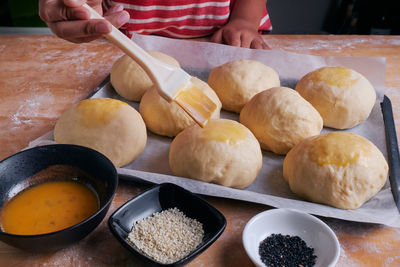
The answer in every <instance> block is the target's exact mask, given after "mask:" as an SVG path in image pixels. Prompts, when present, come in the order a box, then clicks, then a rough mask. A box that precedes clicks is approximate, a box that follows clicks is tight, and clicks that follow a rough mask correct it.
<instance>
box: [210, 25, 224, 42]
mask: <svg viewBox="0 0 400 267" xmlns="http://www.w3.org/2000/svg"><path fill="white" fill-rule="evenodd" d="M210 41H211V42H213V43H218V44H222V30H221V29H219V30H218V31H216V32H215V33H214V34H213V35H212V36H211V38H210Z"/></svg>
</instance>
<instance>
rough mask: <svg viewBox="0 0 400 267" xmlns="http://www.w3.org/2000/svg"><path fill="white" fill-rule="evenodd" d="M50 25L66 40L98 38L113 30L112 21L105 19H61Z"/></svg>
mask: <svg viewBox="0 0 400 267" xmlns="http://www.w3.org/2000/svg"><path fill="white" fill-rule="evenodd" d="M49 27H50V29H51V30H52V31H53V32H54V33H55V34H56V35H57V36H58V37H60V38H63V39H66V40H78V39H82V38H87V37H90V38H92V37H94V38H98V37H99V36H101V35H103V34H106V33H109V32H110V31H111V25H110V23H109V22H108V21H106V20H103V19H91V20H85V21H82V20H76V21H60V22H56V23H50V24H49ZM73 42H77V41H73Z"/></svg>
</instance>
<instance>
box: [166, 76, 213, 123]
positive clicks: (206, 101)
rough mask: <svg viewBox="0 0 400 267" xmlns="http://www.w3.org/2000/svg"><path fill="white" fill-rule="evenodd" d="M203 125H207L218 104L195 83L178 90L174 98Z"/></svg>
mask: <svg viewBox="0 0 400 267" xmlns="http://www.w3.org/2000/svg"><path fill="white" fill-rule="evenodd" d="M173 100H174V101H175V102H176V103H177V104H178V105H179V106H180V107H181V108H183V109H184V110H185V111H186V113H187V114H188V115H189V116H190V117H191V118H192V119H193V120H194V121H195V122H196V123H197V124H199V125H200V126H201V127H204V126H206V125H207V123H208V121H209V120H210V118H211V115H212V114H213V112H214V111H215V109H216V108H217V105H216V104H215V103H214V102H213V101H212V100H211V99H210V98H209V97H208V96H207V95H206V94H205V93H204V92H203V91H202V90H200V89H199V88H198V87H196V86H195V85H193V84H190V85H189V86H186V87H185V88H184V89H181V90H179V91H178V93H177V95H176V96H175V98H174V99H173Z"/></svg>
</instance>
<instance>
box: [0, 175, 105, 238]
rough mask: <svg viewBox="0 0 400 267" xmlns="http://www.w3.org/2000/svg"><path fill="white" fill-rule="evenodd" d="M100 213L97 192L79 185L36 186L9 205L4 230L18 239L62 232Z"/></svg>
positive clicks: (2, 219)
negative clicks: (20, 236)
mask: <svg viewBox="0 0 400 267" xmlns="http://www.w3.org/2000/svg"><path fill="white" fill-rule="evenodd" d="M98 209H99V201H98V198H97V196H96V194H95V193H94V192H92V190H91V189H89V187H87V186H86V185H84V184H81V183H79V182H75V181H72V180H71V181H57V182H47V183H43V184H39V185H35V186H32V187H30V188H28V189H26V190H24V191H22V192H21V193H19V194H18V195H16V196H15V197H13V198H12V199H11V200H10V201H9V202H7V203H6V204H5V205H4V207H3V208H2V211H1V228H2V230H3V231H4V232H7V233H10V234H17V235H37V234H45V233H51V232H55V231H59V230H62V229H65V228H68V227H70V226H73V225H75V224H77V223H79V222H81V221H83V220H85V219H86V218H88V217H90V216H91V215H92V214H94V213H95V212H96V211H97V210H98Z"/></svg>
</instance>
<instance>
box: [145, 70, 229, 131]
mask: <svg viewBox="0 0 400 267" xmlns="http://www.w3.org/2000/svg"><path fill="white" fill-rule="evenodd" d="M191 81H192V83H193V84H194V85H195V86H197V87H198V88H200V89H201V90H202V91H203V92H204V93H205V94H206V95H207V96H208V97H209V98H210V99H211V100H212V101H213V102H214V103H215V104H216V105H217V108H216V109H215V111H214V112H213V114H212V116H211V118H212V119H218V118H219V115H220V111H221V101H219V99H218V96H217V95H216V94H215V92H214V91H213V90H212V89H211V88H210V87H209V86H208V84H207V83H206V82H203V81H202V80H200V79H198V78H196V77H192V78H191ZM139 111H140V114H141V115H142V117H143V119H144V121H145V123H146V126H147V128H148V129H149V130H150V131H152V132H153V133H156V134H159V135H164V136H169V137H173V136H176V135H177V134H178V133H179V132H181V131H182V130H183V129H185V128H186V127H188V126H189V125H191V124H192V123H194V120H193V119H192V118H191V117H190V116H189V115H188V114H187V113H186V112H185V111H184V110H183V109H182V108H181V107H180V106H179V105H178V104H176V103H175V102H168V101H166V100H165V99H164V98H162V97H161V96H160V95H159V94H158V92H157V90H156V89H155V88H154V87H153V88H151V89H150V90H148V91H147V92H146V93H145V94H144V95H143V98H142V101H141V102H140V105H139Z"/></svg>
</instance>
